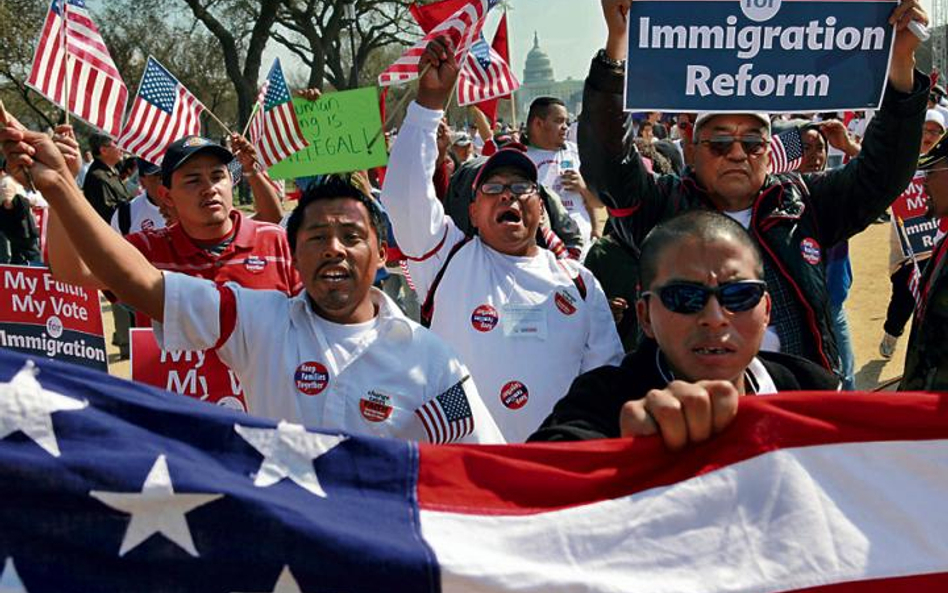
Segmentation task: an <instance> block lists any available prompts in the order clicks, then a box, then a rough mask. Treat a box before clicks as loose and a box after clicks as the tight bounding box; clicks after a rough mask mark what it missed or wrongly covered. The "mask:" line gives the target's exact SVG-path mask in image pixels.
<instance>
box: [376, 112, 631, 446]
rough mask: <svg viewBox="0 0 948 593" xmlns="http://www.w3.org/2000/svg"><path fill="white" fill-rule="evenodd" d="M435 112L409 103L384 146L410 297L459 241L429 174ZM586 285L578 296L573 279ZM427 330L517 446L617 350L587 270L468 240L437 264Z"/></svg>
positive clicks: (546, 255) (614, 360) (422, 289)
mask: <svg viewBox="0 0 948 593" xmlns="http://www.w3.org/2000/svg"><path fill="white" fill-rule="evenodd" d="M440 119H441V112H440V111H432V110H430V109H425V108H424V107H421V106H420V105H418V104H412V105H411V106H410V107H409V110H408V116H407V117H406V119H405V122H404V124H403V126H402V128H401V130H400V132H399V135H398V139H397V140H396V142H395V145H394V146H393V148H392V155H391V159H390V160H389V166H388V172H387V174H386V178H385V187H384V188H383V190H382V200H383V201H384V202H385V204H386V207H387V208H388V213H389V217H390V219H391V221H392V225H393V227H394V230H395V237H396V239H397V241H398V244H399V247H400V248H401V250H402V252H403V253H405V254H406V255H408V256H409V257H410V258H414V260H412V259H410V260H409V271H410V273H411V276H412V279H413V280H414V282H415V285H416V286H417V288H418V294H419V296H420V298H424V297H425V295H427V293H428V291H429V289H430V287H431V284H432V282H433V280H434V278H435V276H436V275H437V274H438V271H439V270H440V269H441V267H442V266H443V264H444V261H445V259H446V258H447V255H448V253H449V252H450V250H451V248H452V247H453V246H454V245H455V244H457V243H458V242H459V241H462V240H463V239H464V235H463V234H462V233H461V231H460V230H458V228H457V227H456V226H455V224H454V222H453V221H452V220H451V218H450V217H448V216H446V215H445V213H444V209H443V207H442V206H441V203H440V202H439V201H438V199H437V196H436V195H435V190H434V185H433V183H432V176H433V174H434V166H435V159H436V157H437V150H438V149H437V140H436V132H437V127H438V121H439V120H440ZM577 275H578V276H579V277H580V278H581V280H582V284H584V285H585V286H586V289H587V290H586V292H587V294H586V297H585V299H584V298H583V297H582V296H581V295H580V291H579V289H578V288H577V286H576V283H574V281H573V277H574V276H577ZM431 329H432V330H434V331H435V333H437V334H438V335H440V336H441V337H442V338H444V339H445V340H446V341H447V342H448V343H449V344H451V345H452V346H453V347H454V349H455V350H456V351H457V352H458V354H459V355H460V356H461V360H462V362H464V363H465V364H466V365H467V367H468V368H469V369H470V370H471V373H472V375H473V377H474V382H475V383H476V384H477V389H478V392H479V393H480V394H481V398H482V399H483V400H484V402H485V403H486V404H487V408H488V409H489V410H490V412H491V414H492V415H493V417H494V420H495V421H496V423H497V426H498V427H499V428H500V430H501V432H502V433H503V435H504V438H505V439H506V440H507V441H508V442H512V443H513V442H523V441H525V440H526V438H527V437H528V436H529V435H530V434H531V433H532V432H533V431H534V430H536V429H537V428H538V427H539V426H540V424H541V423H542V421H543V420H544V419H545V418H546V416H547V415H548V414H549V413H550V411H551V410H552V409H553V405H554V404H555V403H556V402H557V401H558V400H559V399H560V398H561V397H562V396H563V395H565V394H566V391H567V390H568V389H569V386H570V384H571V383H572V381H573V379H575V378H576V376H577V375H579V374H580V373H583V372H585V371H588V370H591V369H593V368H596V367H599V366H602V365H606V364H618V363H619V361H620V360H621V358H622V345H621V343H620V342H619V336H618V334H617V333H616V329H615V324H614V322H613V319H612V314H611V312H610V310H609V305H608V302H607V301H606V296H605V294H604V293H603V291H602V288H601V287H600V286H599V283H598V282H597V281H596V279H595V278H594V277H593V275H592V273H591V272H589V270H587V269H586V268H584V267H582V266H581V265H579V264H577V263H575V262H571V261H566V262H561V261H558V260H557V259H556V257H555V256H554V255H553V254H552V253H551V252H549V251H547V250H545V249H541V250H540V251H539V253H538V254H537V255H535V256H531V257H515V256H510V255H505V254H503V253H500V252H498V251H496V250H494V249H492V248H491V247H489V246H488V245H486V244H485V243H484V242H482V241H481V240H480V238H478V237H475V238H473V239H472V240H471V241H470V242H469V243H467V244H466V245H464V246H463V247H462V248H461V249H460V250H459V251H458V252H457V253H456V254H455V256H454V257H453V259H452V260H451V262H450V264H449V265H448V266H447V268H446V271H445V273H444V276H443V277H442V280H441V282H440V284H439V286H438V288H437V290H436V296H435V299H434V314H433V317H432V324H431Z"/></svg>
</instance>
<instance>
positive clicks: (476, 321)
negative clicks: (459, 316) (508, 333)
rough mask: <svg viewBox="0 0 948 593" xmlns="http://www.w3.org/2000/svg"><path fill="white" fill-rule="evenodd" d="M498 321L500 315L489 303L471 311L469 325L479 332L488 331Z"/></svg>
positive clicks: (495, 325)
mask: <svg viewBox="0 0 948 593" xmlns="http://www.w3.org/2000/svg"><path fill="white" fill-rule="evenodd" d="M498 321H500V315H498V314H497V309H495V308H493V307H491V306H490V305H481V306H480V307H478V308H476V309H474V312H473V313H471V325H472V326H474V329H476V330H477V331H479V332H483V333H486V332H489V331H490V330H492V329H494V328H495V327H497V322H498Z"/></svg>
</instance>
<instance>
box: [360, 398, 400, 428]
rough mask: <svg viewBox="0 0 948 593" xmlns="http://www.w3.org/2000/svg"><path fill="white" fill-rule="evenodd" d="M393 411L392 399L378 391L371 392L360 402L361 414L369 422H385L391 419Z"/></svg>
mask: <svg viewBox="0 0 948 593" xmlns="http://www.w3.org/2000/svg"><path fill="white" fill-rule="evenodd" d="M393 409H394V407H393V406H392V398H390V397H389V396H387V395H385V394H384V393H379V392H377V391H370V392H368V393H367V394H365V396H363V398H362V399H361V400H359V412H361V413H362V417H363V418H365V419H366V420H368V421H369V422H385V421H386V420H388V419H389V418H391V416H392V410H393Z"/></svg>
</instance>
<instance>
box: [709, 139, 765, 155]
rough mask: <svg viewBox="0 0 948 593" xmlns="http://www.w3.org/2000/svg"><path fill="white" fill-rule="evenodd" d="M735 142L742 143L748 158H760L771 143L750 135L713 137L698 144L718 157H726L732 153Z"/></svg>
mask: <svg viewBox="0 0 948 593" xmlns="http://www.w3.org/2000/svg"><path fill="white" fill-rule="evenodd" d="M735 142H740V143H741V148H743V149H744V154H746V155H747V156H760V155H761V154H763V152H764V149H766V148H767V145H768V144H769V143H770V141H769V140H767V139H766V138H764V137H763V136H756V135H749V136H711V137H710V138H708V139H706V140H699V141H698V144H701V145H702V146H707V147H708V149H710V150H711V152H713V153H714V154H716V155H717V156H726V155H727V154H728V153H729V152H731V146H733V145H734V143H735Z"/></svg>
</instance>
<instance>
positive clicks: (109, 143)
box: [82, 134, 132, 222]
mask: <svg viewBox="0 0 948 593" xmlns="http://www.w3.org/2000/svg"><path fill="white" fill-rule="evenodd" d="M89 146H90V147H91V148H92V157H93V159H94V160H93V161H92V165H90V166H89V171H88V172H87V173H86V177H85V181H84V182H83V184H82V193H83V194H85V196H86V199H87V200H89V203H90V204H92V207H93V208H95V211H96V212H98V213H99V216H101V217H102V220H104V221H105V222H109V221H111V220H112V213H114V212H115V209H116V208H117V207H118V205H119V204H121V203H122V202H127V201H129V200H131V199H132V196H131V194H130V193H129V192H128V189H127V188H126V187H125V183H124V182H123V181H122V179H121V178H120V177H119V174H118V171H117V170H116V169H115V166H116V165H118V164H119V162H120V161H121V160H122V149H121V148H119V147H118V145H117V144H116V143H115V141H114V140H112V138H110V137H108V136H105V135H102V134H96V135H94V136H92V137H91V138H90V139H89Z"/></svg>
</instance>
